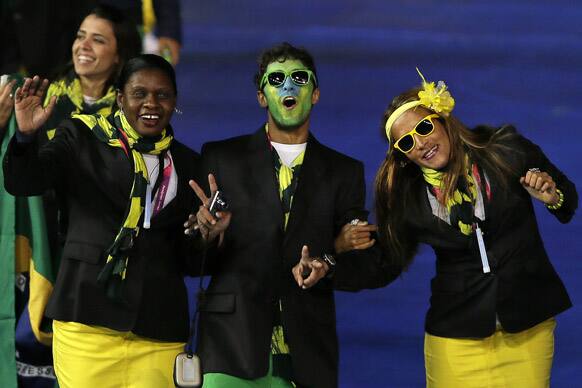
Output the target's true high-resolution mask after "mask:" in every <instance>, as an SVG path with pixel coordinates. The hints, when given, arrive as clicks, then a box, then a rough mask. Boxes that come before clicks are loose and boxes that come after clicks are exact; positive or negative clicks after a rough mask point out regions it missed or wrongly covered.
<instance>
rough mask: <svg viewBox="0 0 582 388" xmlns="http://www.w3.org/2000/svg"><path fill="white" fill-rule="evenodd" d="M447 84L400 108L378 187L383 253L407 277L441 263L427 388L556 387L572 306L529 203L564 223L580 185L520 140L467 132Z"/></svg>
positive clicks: (431, 314)
mask: <svg viewBox="0 0 582 388" xmlns="http://www.w3.org/2000/svg"><path fill="white" fill-rule="evenodd" d="M453 108H454V99H453V98H452V96H451V94H450V93H449V91H448V90H447V87H446V85H445V84H444V83H443V82H439V83H438V84H436V85H435V83H432V82H430V83H429V82H426V81H425V80H424V78H423V83H422V87H420V88H414V89H412V90H409V91H407V92H405V93H402V94H400V95H398V96H397V97H395V98H394V100H393V101H392V103H391V104H390V106H389V107H388V109H387V110H386V112H385V113H384V118H383V122H382V124H383V125H382V127H383V130H384V131H385V133H386V136H387V139H388V141H389V149H388V152H387V155H386V159H385V160H384V162H383V163H382V165H381V167H380V169H379V171H378V173H377V176H376V183H375V186H376V190H375V191H376V213H377V221H378V234H379V241H380V243H381V245H382V246H383V248H384V250H385V252H386V256H387V257H389V258H390V260H391V261H392V262H393V263H394V264H398V265H401V266H403V267H407V266H408V265H409V264H410V263H411V261H412V259H413V257H414V255H415V252H416V248H417V246H418V244H419V243H426V244H428V245H430V246H431V247H432V248H433V250H434V252H435V254H436V276H435V277H434V278H433V279H432V281H431V290H432V296H431V300H430V308H429V310H428V313H427V316H426V325H425V329H426V335H425V366H426V381H427V386H428V387H443V388H451V387H463V388H468V387H469V388H470V387H482V386H487V387H511V388H516V387H523V388H526V387H527V388H532V387H548V386H549V381H550V371H551V366H552V359H553V350H554V327H555V325H556V323H555V319H554V317H555V316H556V315H557V314H559V313H560V312H562V311H564V310H566V309H568V308H569V307H570V306H571V302H570V298H569V297H568V294H567V292H566V290H565V288H564V285H563V284H562V282H561V280H560V278H559V277H558V275H557V274H556V272H555V270H554V268H553V267H552V264H551V263H550V261H549V259H548V255H547V253H546V251H545V249H544V246H543V242H542V239H541V236H540V233H539V230H538V226H537V222H536V217H535V213H534V209H533V204H532V198H533V199H536V200H538V201H541V202H542V203H543V204H544V205H545V207H546V208H547V210H548V211H549V212H550V213H551V214H552V215H554V216H555V217H556V218H557V219H558V220H559V221H560V222H562V223H566V222H568V221H569V220H570V219H571V218H572V216H573V214H574V211H575V209H576V207H577V204H578V196H577V193H576V188H575V186H574V184H573V183H572V182H570V181H569V180H568V178H567V177H566V176H565V175H564V174H563V173H562V172H561V171H560V170H558V168H557V167H556V166H554V165H553V164H552V163H551V162H550V161H549V160H548V159H547V157H546V156H545V155H544V153H543V152H542V150H541V149H540V148H539V147H538V146H536V145H535V144H533V143H532V142H530V141H529V140H527V139H526V138H524V137H523V136H521V135H520V134H519V133H518V132H517V131H516V130H515V128H513V127H511V126H505V127H501V128H491V127H486V126H479V127H477V128H474V129H469V128H467V127H466V126H465V125H463V124H462V123H461V122H460V121H459V120H458V119H457V118H455V116H453V115H452V114H451V111H452V110H453Z"/></svg>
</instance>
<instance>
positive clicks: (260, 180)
mask: <svg viewBox="0 0 582 388" xmlns="http://www.w3.org/2000/svg"><path fill="white" fill-rule="evenodd" d="M247 150H248V151H247V152H248V153H247V155H248V165H249V172H250V178H251V181H252V182H253V185H254V187H255V189H256V190H257V198H255V200H256V201H261V205H260V206H264V207H265V208H268V209H272V214H273V215H274V219H273V222H276V223H277V224H278V225H279V227H280V228H281V229H283V220H284V215H283V208H282V206H281V200H280V199H279V182H278V181H277V176H276V174H275V167H274V166H273V156H272V154H271V148H270V144H269V142H268V139H267V136H266V134H265V128H264V126H262V127H261V128H259V130H257V131H256V132H255V133H254V134H253V135H252V136H251V138H250V141H249V146H248V149H247Z"/></svg>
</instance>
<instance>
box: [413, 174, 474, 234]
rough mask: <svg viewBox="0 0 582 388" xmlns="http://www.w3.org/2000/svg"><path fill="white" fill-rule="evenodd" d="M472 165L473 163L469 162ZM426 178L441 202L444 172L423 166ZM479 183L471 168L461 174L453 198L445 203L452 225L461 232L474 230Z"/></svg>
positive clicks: (469, 232) (467, 232)
mask: <svg viewBox="0 0 582 388" xmlns="http://www.w3.org/2000/svg"><path fill="white" fill-rule="evenodd" d="M468 165H469V166H470V165H471V164H470V163H468ZM421 170H422V174H423V176H424V180H425V181H426V182H427V183H428V184H429V185H430V186H431V187H432V189H433V193H434V194H435V195H436V197H437V199H438V200H439V202H440V201H441V197H442V195H441V193H442V191H443V187H442V185H443V177H444V173H442V172H440V171H437V170H433V169H430V168H424V167H423V168H421ZM477 190H478V188H477V185H476V184H475V179H474V178H473V176H472V175H471V172H470V170H468V171H467V173H466V174H465V175H464V176H460V177H459V179H458V181H457V188H456V189H455V191H454V193H453V195H452V197H451V198H449V199H448V201H447V203H446V204H445V206H446V209H447V212H448V213H449V216H450V220H451V225H453V226H456V227H458V228H459V230H460V231H461V233H463V234H465V235H467V236H468V235H470V234H471V233H472V232H473V223H474V221H475V216H474V207H475V202H476V201H477V195H478V193H477Z"/></svg>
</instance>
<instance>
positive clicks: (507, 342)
mask: <svg viewBox="0 0 582 388" xmlns="http://www.w3.org/2000/svg"><path fill="white" fill-rule="evenodd" d="M555 327H556V321H555V319H553V318H552V319H548V320H547V321H544V322H542V323H540V324H539V325H537V326H534V327H532V328H531V329H528V330H524V331H522V332H520V333H516V334H511V333H507V332H505V331H503V330H502V329H498V330H497V331H496V332H495V333H494V334H493V335H492V336H491V337H487V338H484V339H456V338H442V337H436V336H433V335H430V334H428V333H427V334H425V337H424V361H425V367H426V386H427V387H428V388H502V387H503V388H547V387H549V386H550V372H551V369H552V360H553V357H554V329H555Z"/></svg>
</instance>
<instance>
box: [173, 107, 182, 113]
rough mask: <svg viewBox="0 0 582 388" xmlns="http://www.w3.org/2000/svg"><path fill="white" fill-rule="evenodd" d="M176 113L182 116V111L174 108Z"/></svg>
mask: <svg viewBox="0 0 582 388" xmlns="http://www.w3.org/2000/svg"><path fill="white" fill-rule="evenodd" d="M174 112H176V114H177V115H181V114H182V111H181V110H180V109H178V108H174Z"/></svg>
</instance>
